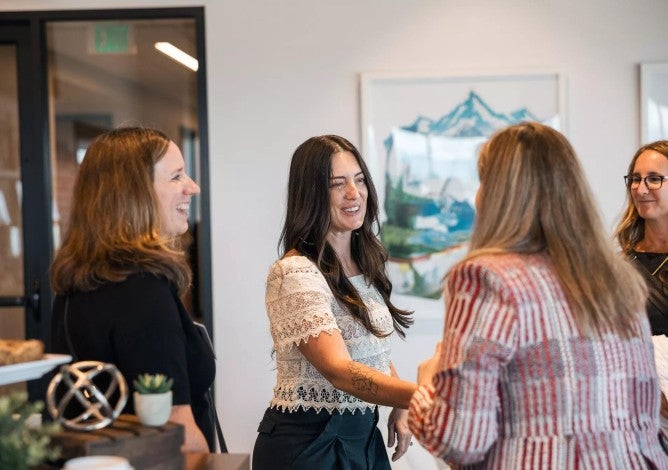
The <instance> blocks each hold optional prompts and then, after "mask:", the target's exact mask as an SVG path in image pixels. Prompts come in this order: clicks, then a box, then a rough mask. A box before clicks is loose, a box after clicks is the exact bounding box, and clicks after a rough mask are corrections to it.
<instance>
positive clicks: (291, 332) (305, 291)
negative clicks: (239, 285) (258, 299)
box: [265, 256, 340, 351]
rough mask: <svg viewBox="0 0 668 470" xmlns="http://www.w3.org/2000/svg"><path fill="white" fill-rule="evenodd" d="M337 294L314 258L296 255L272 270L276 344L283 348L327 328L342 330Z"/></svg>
mask: <svg viewBox="0 0 668 470" xmlns="http://www.w3.org/2000/svg"><path fill="white" fill-rule="evenodd" d="M333 298H334V297H333V295H332V293H331V291H330V289H329V286H328V285H327V281H325V278H324V277H323V276H322V274H321V273H320V271H319V270H318V269H317V268H316V267H315V265H314V264H313V263H311V261H309V260H308V259H307V258H305V257H302V256H292V257H288V258H284V259H282V260H279V261H277V262H276V263H275V264H274V265H273V266H272V268H271V270H270V271H269V276H268V278H267V294H266V299H265V304H266V308H267V315H268V316H269V323H270V328H271V336H272V338H273V339H274V348H275V349H276V350H277V351H282V350H286V349H288V348H290V347H291V346H292V345H298V344H299V343H301V342H302V341H304V342H306V341H308V339H309V338H310V337H312V336H314V337H317V336H318V335H319V334H320V333H322V332H323V331H326V332H328V333H329V332H332V331H334V330H338V331H340V329H339V327H338V325H337V323H336V320H335V318H334V314H333V313H332V301H333Z"/></svg>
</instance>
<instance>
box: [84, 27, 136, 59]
mask: <svg viewBox="0 0 668 470" xmlns="http://www.w3.org/2000/svg"><path fill="white" fill-rule="evenodd" d="M131 36H132V29H131V27H130V25H127V24H122V23H102V24H96V25H95V26H94V27H93V45H94V50H95V52H97V53H98V54H127V53H129V52H131V50H130V49H131V46H132V44H131Z"/></svg>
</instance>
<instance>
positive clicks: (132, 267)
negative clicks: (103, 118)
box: [51, 127, 191, 295]
mask: <svg viewBox="0 0 668 470" xmlns="http://www.w3.org/2000/svg"><path fill="white" fill-rule="evenodd" d="M169 143H170V139H169V138H168V137H167V136H166V135H165V134H164V133H162V132H160V131H159V130H156V129H148V128H139V127H127V128H120V129H116V130H113V131H111V132H108V133H106V134H102V135H100V136H98V137H97V138H96V139H95V140H94V141H93V142H92V143H91V144H90V146H89V147H88V150H87V151H86V155H85V157H84V160H83V163H82V164H81V168H80V169H79V173H78V175H77V179H76V182H75V185H74V194H73V197H72V200H73V207H72V214H71V219H70V226H69V228H68V229H67V232H66V234H65V237H64V241H63V244H62V246H61V248H60V249H59V250H58V253H57V254H56V257H55V259H54V261H53V264H52V265H51V283H52V285H53V289H54V291H55V292H56V293H57V294H61V295H66V294H69V293H72V292H75V291H83V292H87V291H92V290H94V289H96V288H97V287H99V286H100V285H102V284H104V283H107V282H120V281H123V280H125V279H126V278H127V277H128V276H129V275H130V274H133V273H138V272H149V273H153V274H156V275H159V276H164V277H165V278H166V279H167V280H168V281H170V283H172V284H173V285H174V286H175V288H176V289H177V291H178V292H179V294H182V293H184V292H185V291H186V289H187V288H188V286H189V285H190V279H191V271H190V268H189V266H188V263H187V260H186V257H185V254H184V252H183V251H182V250H181V249H180V245H179V242H178V240H176V239H166V238H164V237H163V236H161V235H160V234H159V230H158V228H159V227H160V226H161V221H160V211H159V209H158V207H159V206H158V202H157V198H156V194H155V190H154V189H153V167H154V165H155V164H156V162H158V161H159V160H160V159H161V158H162V157H163V156H164V155H165V153H166V151H167V147H168V146H169Z"/></svg>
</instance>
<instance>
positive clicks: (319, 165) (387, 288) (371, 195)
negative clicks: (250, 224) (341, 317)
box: [279, 135, 413, 338]
mask: <svg viewBox="0 0 668 470" xmlns="http://www.w3.org/2000/svg"><path fill="white" fill-rule="evenodd" d="M339 152H350V153H351V154H353V155H354V156H355V159H356V160H357V163H358V164H359V166H360V168H361V169H362V173H363V174H364V178H365V179H366V184H367V191H368V196H367V202H366V214H365V216H364V222H363V224H362V227H360V228H359V229H358V230H355V231H354V233H353V235H352V257H353V260H354V261H355V262H356V263H357V265H358V266H359V268H360V269H361V270H362V273H363V274H364V276H365V278H366V279H367V282H370V283H371V284H373V285H374V287H375V288H376V289H377V290H378V292H379V293H380V295H381V296H382V297H383V300H384V301H385V304H386V305H387V307H388V309H389V310H390V314H391V315H392V320H393V323H394V329H395V331H396V332H397V334H399V336H401V337H402V338H403V337H404V336H405V333H404V328H408V327H409V326H410V325H411V324H412V323H413V319H412V318H410V315H411V314H412V313H413V312H410V311H406V310H401V309H399V308H397V307H395V306H394V305H393V304H392V302H390V294H391V293H392V283H391V282H390V280H389V278H388V277H387V273H386V272H385V262H386V261H387V258H388V255H387V251H386V250H385V248H384V247H383V245H382V244H381V243H380V241H379V240H378V236H377V232H376V229H377V227H378V196H377V194H376V188H375V187H374V185H373V182H372V181H371V175H370V174H369V170H368V168H367V166H366V164H365V163H364V160H363V159H362V156H361V155H360V153H359V151H358V150H357V149H356V148H355V146H354V145H353V144H351V143H350V142H349V141H348V140H346V139H344V138H343V137H339V136H337V135H321V136H317V137H311V138H310V139H308V140H306V141H305V142H304V143H303V144H301V145H300V146H299V147H297V149H296V150H295V153H294V154H293V156H292V163H291V164H290V177H289V180H288V206H287V212H286V216H285V223H284V225H283V230H282V231H281V237H280V239H279V251H282V253H281V256H283V255H285V254H286V253H287V252H289V251H290V250H293V249H295V250H297V251H298V252H299V253H300V254H302V255H304V256H306V257H307V258H309V259H310V260H311V261H313V262H314V263H315V264H316V266H317V267H318V269H319V270H320V272H322V274H323V276H324V277H325V279H326V280H327V284H328V285H329V288H330V289H331V290H332V293H333V294H334V297H336V299H337V300H338V301H339V302H340V303H341V304H343V305H345V306H346V307H348V309H349V310H350V312H351V313H352V315H353V316H354V317H355V318H357V319H358V320H359V321H360V323H362V324H363V325H364V326H365V328H366V329H367V330H368V331H370V332H371V333H373V334H374V335H376V336H378V337H382V336H387V334H384V333H383V332H381V331H378V328H376V327H374V325H373V324H372V323H371V319H370V318H369V312H368V310H367V308H366V306H365V305H364V302H363V301H362V299H361V297H360V295H359V293H358V292H357V290H356V289H355V288H354V287H353V285H352V284H351V283H350V281H349V280H348V278H347V277H346V275H345V273H344V271H343V266H342V265H341V262H340V261H339V259H338V257H337V256H336V253H335V252H334V249H333V248H332V247H331V246H330V245H329V243H328V242H327V231H328V229H329V225H330V222H331V220H330V210H329V179H330V177H331V171H332V163H331V162H332V156H333V155H334V154H335V153H339ZM281 248H282V250H281Z"/></svg>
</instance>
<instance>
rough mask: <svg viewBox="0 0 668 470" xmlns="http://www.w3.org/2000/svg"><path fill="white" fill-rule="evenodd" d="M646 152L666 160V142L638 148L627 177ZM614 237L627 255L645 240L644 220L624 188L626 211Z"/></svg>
mask: <svg viewBox="0 0 668 470" xmlns="http://www.w3.org/2000/svg"><path fill="white" fill-rule="evenodd" d="M646 150H654V151H655V152H658V153H660V154H661V155H663V156H664V157H666V158H668V140H658V141H656V142H652V143H650V144H647V145H643V146H642V147H640V148H639V149H638V151H637V152H636V153H635V155H634V156H633V158H632V159H631V163H630V164H629V169H628V171H627V172H626V174H627V175H631V174H633V168H634V167H635V166H636V161H637V160H638V157H640V155H641V154H642V153H643V152H645V151H646ZM615 236H616V237H617V241H618V242H619V246H620V247H621V248H622V251H623V252H624V253H625V254H627V255H628V254H629V253H630V252H631V251H632V250H633V249H635V247H636V245H637V244H638V243H640V241H641V240H642V239H643V238H645V219H643V218H642V217H640V215H638V209H636V205H635V204H634V203H633V198H632V197H631V189H630V188H626V210H625V211H624V215H623V216H622V220H621V221H620V222H619V225H618V226H617V230H615Z"/></svg>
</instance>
